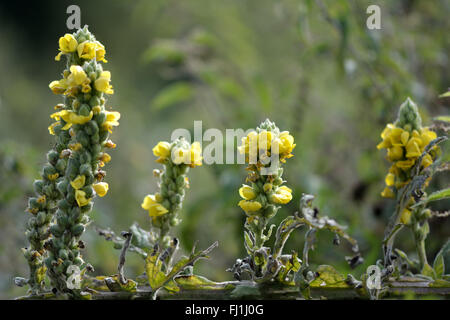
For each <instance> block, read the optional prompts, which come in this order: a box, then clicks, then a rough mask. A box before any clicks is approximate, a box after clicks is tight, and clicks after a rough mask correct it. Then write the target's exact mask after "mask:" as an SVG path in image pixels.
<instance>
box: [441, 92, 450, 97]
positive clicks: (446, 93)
mask: <svg viewBox="0 0 450 320" xmlns="http://www.w3.org/2000/svg"><path fill="white" fill-rule="evenodd" d="M446 97H450V91H447V92H445V93H443V94H441V95H439V98H446Z"/></svg>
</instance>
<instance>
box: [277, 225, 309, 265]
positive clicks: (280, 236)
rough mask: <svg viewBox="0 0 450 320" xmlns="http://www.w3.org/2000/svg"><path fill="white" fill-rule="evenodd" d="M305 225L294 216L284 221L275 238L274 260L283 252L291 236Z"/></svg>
mask: <svg viewBox="0 0 450 320" xmlns="http://www.w3.org/2000/svg"><path fill="white" fill-rule="evenodd" d="M303 225H304V223H303V222H300V221H298V220H297V219H295V217H293V216H289V217H287V218H286V219H284V220H283V221H282V222H281V223H280V225H279V226H278V229H277V234H276V236H275V245H274V250H273V251H274V255H273V256H274V258H276V257H277V256H279V255H280V254H281V253H282V252H283V248H284V244H285V243H286V241H287V239H288V238H289V235H290V234H291V232H292V231H294V230H295V229H296V228H299V227H301V226H303Z"/></svg>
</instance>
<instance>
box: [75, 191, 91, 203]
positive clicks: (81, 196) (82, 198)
mask: <svg viewBox="0 0 450 320" xmlns="http://www.w3.org/2000/svg"><path fill="white" fill-rule="evenodd" d="M75 200H76V201H77V203H78V206H79V207H84V206H85V205H87V204H89V202H90V201H91V199H87V198H86V192H84V191H82V190H76V191H75Z"/></svg>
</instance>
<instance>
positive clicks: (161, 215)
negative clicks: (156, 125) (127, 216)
mask: <svg viewBox="0 0 450 320" xmlns="http://www.w3.org/2000/svg"><path fill="white" fill-rule="evenodd" d="M201 153H202V150H201V146H200V143H198V142H194V143H192V144H190V143H189V142H188V141H186V140H185V139H177V140H175V141H173V142H171V143H169V142H166V141H161V142H159V143H158V144H157V145H156V146H155V147H154V148H153V154H154V155H155V156H156V157H158V159H157V160H156V162H158V163H161V164H162V165H163V166H164V170H163V171H159V170H155V171H154V173H155V175H156V176H157V177H159V179H160V181H159V183H158V184H159V188H160V191H159V192H157V193H155V194H149V195H147V196H146V197H145V198H144V200H143V202H142V204H141V207H142V208H143V209H145V210H147V211H148V213H149V216H150V218H151V222H152V226H153V227H155V228H157V229H159V236H158V240H157V242H158V245H159V246H160V248H166V247H168V246H169V244H170V238H169V237H168V233H169V230H170V228H171V227H173V226H176V225H177V224H178V223H179V222H180V219H179V218H178V213H179V212H180V210H181V207H182V204H183V199H184V196H185V193H186V189H187V188H189V179H188V177H187V173H188V171H189V168H194V167H196V166H201V165H202V156H201Z"/></svg>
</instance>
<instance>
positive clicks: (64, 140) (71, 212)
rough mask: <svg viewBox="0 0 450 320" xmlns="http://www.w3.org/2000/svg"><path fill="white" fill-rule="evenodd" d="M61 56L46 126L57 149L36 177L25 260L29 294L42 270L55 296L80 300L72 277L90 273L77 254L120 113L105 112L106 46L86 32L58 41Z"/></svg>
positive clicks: (102, 188) (103, 189) (102, 186)
mask: <svg viewBox="0 0 450 320" xmlns="http://www.w3.org/2000/svg"><path fill="white" fill-rule="evenodd" d="M59 51H60V52H59V54H58V55H57V56H56V57H55V60H56V61H60V59H61V56H65V57H66V58H67V63H66V69H65V70H64V72H63V78H62V79H60V80H56V81H52V82H51V83H50V85H49V87H50V89H51V90H52V91H53V93H55V94H61V95H63V98H64V103H62V104H58V105H57V106H56V107H55V109H56V110H57V112H55V113H53V114H52V115H51V116H50V117H51V118H52V119H54V120H55V122H54V123H52V124H51V125H50V126H49V128H48V129H49V132H50V134H52V135H55V137H56V145H55V147H54V149H52V150H51V151H50V152H49V153H48V154H47V160H48V164H47V165H45V166H44V169H43V173H42V179H41V180H37V181H35V190H36V192H37V194H38V197H35V198H31V199H30V201H29V207H28V211H29V212H30V213H32V214H33V217H32V218H31V219H30V220H29V223H28V231H27V235H28V238H29V240H30V244H31V246H30V248H29V249H27V250H25V256H26V257H27V259H28V260H29V265H30V269H31V276H30V279H29V280H28V283H29V284H30V287H31V289H32V290H31V291H32V292H31V293H38V292H39V291H41V290H42V283H43V280H44V277H45V271H47V274H48V275H49V277H50V280H51V283H52V286H53V287H54V289H56V293H57V294H60V295H63V296H64V295H68V296H69V297H73V298H81V297H88V295H87V294H86V292H83V291H82V288H79V287H78V286H77V285H76V283H75V282H73V281H71V279H70V276H71V275H72V274H74V276H75V277H76V276H83V274H84V273H85V272H86V271H87V270H89V269H92V267H91V266H90V265H89V264H87V263H86V262H84V261H83V259H82V257H81V253H80V250H81V249H83V248H85V244H84V243H83V242H82V241H81V240H80V236H81V235H82V234H83V232H84V230H85V227H86V225H87V224H88V223H89V217H88V213H89V212H90V211H91V209H92V205H93V204H92V200H93V198H94V197H95V196H96V195H98V196H100V197H103V196H105V195H106V193H107V191H108V184H107V183H106V182H103V178H104V177H105V174H106V173H105V172H104V171H103V170H102V169H101V168H102V167H103V166H104V165H105V164H106V163H108V162H109V161H110V160H111V156H110V155H109V154H108V153H106V152H105V149H106V148H115V147H116V145H115V144H114V143H113V142H112V141H111V140H109V139H108V137H109V134H110V133H111V132H112V128H113V127H114V126H117V125H118V124H119V123H118V120H119V118H120V113H119V112H111V111H106V109H105V103H106V99H105V97H104V94H112V93H113V90H112V86H111V85H110V79H111V74H110V72H109V71H104V70H103V67H102V65H101V64H100V63H99V62H106V60H105V53H106V52H105V48H104V46H103V45H102V44H101V43H100V42H98V41H97V40H96V39H95V37H94V35H93V34H92V33H90V32H89V30H88V29H87V27H85V28H83V29H80V30H78V31H76V32H75V33H74V34H66V35H64V36H63V37H61V38H60V39H59ZM44 262H45V265H44ZM72 278H74V277H72ZM74 280H75V279H74Z"/></svg>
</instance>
